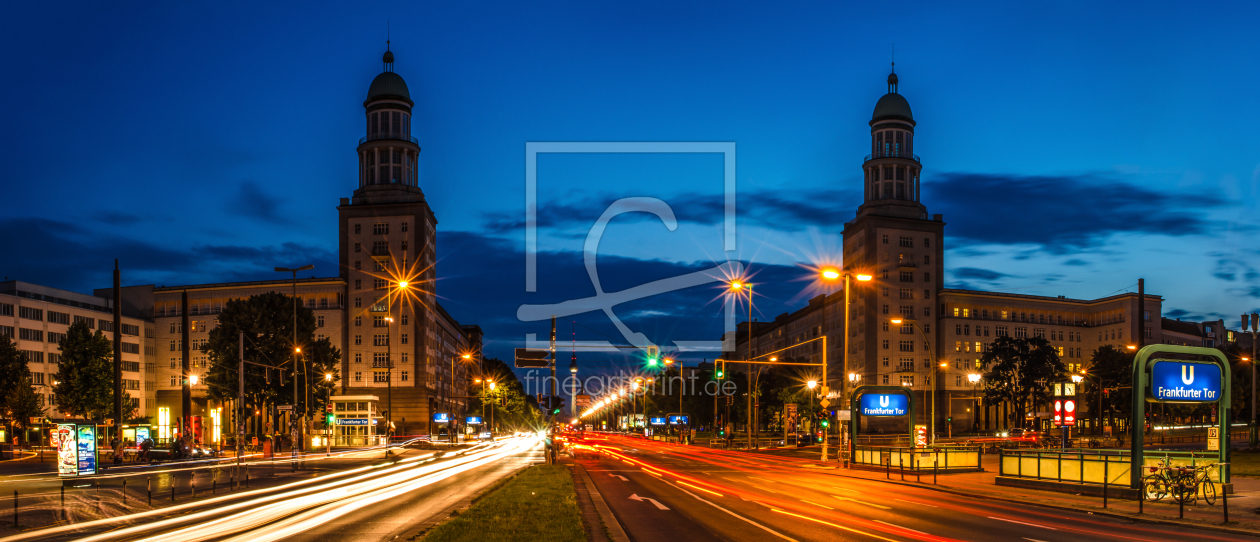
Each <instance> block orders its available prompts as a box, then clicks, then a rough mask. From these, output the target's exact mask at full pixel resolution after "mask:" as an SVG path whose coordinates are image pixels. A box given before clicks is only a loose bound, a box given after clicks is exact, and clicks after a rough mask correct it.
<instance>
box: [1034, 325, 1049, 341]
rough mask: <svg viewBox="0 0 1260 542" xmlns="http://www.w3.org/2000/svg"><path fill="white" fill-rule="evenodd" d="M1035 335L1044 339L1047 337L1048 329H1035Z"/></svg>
mask: <svg viewBox="0 0 1260 542" xmlns="http://www.w3.org/2000/svg"><path fill="white" fill-rule="evenodd" d="M1033 337H1036V338H1038V339H1044V338H1046V330H1044V329H1040V328H1039V329H1034V330H1033Z"/></svg>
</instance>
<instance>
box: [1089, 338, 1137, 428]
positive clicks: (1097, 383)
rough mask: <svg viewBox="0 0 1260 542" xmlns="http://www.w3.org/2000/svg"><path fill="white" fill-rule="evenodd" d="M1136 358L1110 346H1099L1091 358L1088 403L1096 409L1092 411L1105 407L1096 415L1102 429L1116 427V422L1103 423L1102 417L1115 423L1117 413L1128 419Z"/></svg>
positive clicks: (1129, 353) (1132, 354)
mask: <svg viewBox="0 0 1260 542" xmlns="http://www.w3.org/2000/svg"><path fill="white" fill-rule="evenodd" d="M1134 355H1135V354H1134V353H1133V352H1126V351H1124V350H1121V349H1119V348H1116V347H1115V346H1113V345H1110V344H1107V345H1103V346H1100V347H1098V348H1097V349H1095V350H1094V353H1093V354H1091V355H1090V358H1089V370H1088V372H1087V373H1086V375H1087V379H1086V383H1087V385H1086V386H1085V400H1086V401H1088V402H1089V403H1088V404H1089V405H1091V407H1093V408H1091V410H1093V409H1097V408H1098V407H1097V406H1094V405H1099V404H1101V405H1102V412H1094V413H1093V417H1096V418H1097V419H1098V423H1099V426H1103V425H1111V426H1114V425H1115V422H1114V421H1113V422H1109V423H1103V418H1104V417H1106V418H1109V419H1112V420H1114V419H1115V413H1116V412H1120V413H1121V414H1122V417H1124V418H1128V416H1127V413H1128V412H1129V406H1130V405H1131V404H1132V403H1131V402H1130V398H1131V397H1132V395H1131V393H1132V390H1131V389H1128V388H1129V381H1130V380H1132V378H1133V358H1134ZM1122 388H1123V389H1122ZM1103 390H1106V391H1103ZM1099 393H1102V394H1103V397H1102V403H1099V401H1098V394H1099ZM1099 432H1101V429H1099Z"/></svg>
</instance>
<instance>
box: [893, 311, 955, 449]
mask: <svg viewBox="0 0 1260 542" xmlns="http://www.w3.org/2000/svg"><path fill="white" fill-rule="evenodd" d="M889 321H890V322H892V323H893V324H894V325H901V324H902V323H903V322H905V323H908V324H910V325H912V326H914V329H915V330H916V331H918V332H919V335H920V336H921V337H923V344H924V345H925V346H927V350H928V352H927V353H928V359H935V358H936V356H935V355H933V354H932V341H929V340H928V338H927V333H926V332H924V331H923V328H922V327H921V326H919V322H918V321H916V320H914V319H912V318H892V319H890V320H889ZM946 365H947V364H946V363H941V364H940V365H939V366H933V367H932V374H931V375H929V376H930V377H933V378H932V380H933V382H932V383H931V384H929V386H931V388H930V389H929V390H928V391H929V392H930V393H931V399H930V400H931V402H932V408H931V412H930V413H929V415H928V436H929V438H930V439H931V440H930V442H931V443H932V444H936V385H937V380H938V379H936V378H934V377H936V376H937V367H944V366H946ZM911 369H912V370H913V367H911ZM903 384H904V383H903Z"/></svg>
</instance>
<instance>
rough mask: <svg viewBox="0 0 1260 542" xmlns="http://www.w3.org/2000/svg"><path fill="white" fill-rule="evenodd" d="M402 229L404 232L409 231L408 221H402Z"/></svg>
mask: <svg viewBox="0 0 1260 542" xmlns="http://www.w3.org/2000/svg"><path fill="white" fill-rule="evenodd" d="M402 231H403V233H407V223H406V222H403V223H402Z"/></svg>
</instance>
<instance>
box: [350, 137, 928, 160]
mask: <svg viewBox="0 0 1260 542" xmlns="http://www.w3.org/2000/svg"><path fill="white" fill-rule="evenodd" d="M360 143H362V141H360ZM877 158H907V159H910V160H914V161H915V162H918V161H919V155H917V154H910V153H908V152H907V153H900V152H887V153H880V154H879V156H874V155H870V154H868V155H866V158H864V159H863V160H862V162H870V161H871V160H874V159H877Z"/></svg>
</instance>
